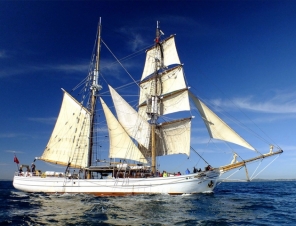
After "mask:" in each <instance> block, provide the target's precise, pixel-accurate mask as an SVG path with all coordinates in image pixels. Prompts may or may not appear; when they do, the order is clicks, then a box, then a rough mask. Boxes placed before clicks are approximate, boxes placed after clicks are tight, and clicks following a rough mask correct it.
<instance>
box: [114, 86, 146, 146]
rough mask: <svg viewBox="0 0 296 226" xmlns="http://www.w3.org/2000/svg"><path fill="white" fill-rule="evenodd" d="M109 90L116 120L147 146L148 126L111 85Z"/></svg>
mask: <svg viewBox="0 0 296 226" xmlns="http://www.w3.org/2000/svg"><path fill="white" fill-rule="evenodd" d="M109 90H110V93H111V96H112V99H113V103H114V106H115V110H116V114H117V117H118V121H119V122H120V124H121V125H122V126H123V128H124V129H125V130H126V132H127V133H128V134H129V135H130V136H131V137H132V138H134V139H135V140H136V141H137V142H139V143H140V144H141V145H143V146H144V147H146V148H148V146H149V139H150V126H149V124H148V122H147V121H146V120H145V119H144V118H143V117H141V116H140V115H139V114H138V112H137V111H136V110H134V109H133V108H132V107H131V106H130V105H129V104H128V103H127V102H126V101H125V100H124V99H123V98H122V97H121V96H120V95H119V94H118V93H117V92H116V91H115V90H114V89H113V88H112V87H111V86H109Z"/></svg>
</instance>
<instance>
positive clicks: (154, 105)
mask: <svg viewBox="0 0 296 226" xmlns="http://www.w3.org/2000/svg"><path fill="white" fill-rule="evenodd" d="M160 34H161V32H160V29H159V22H158V21H157V27H156V37H155V49H156V50H157V47H159V50H160V58H161V59H157V57H155V68H154V74H155V76H154V92H153V93H152V96H151V107H150V110H148V112H149V113H148V114H150V116H151V121H150V122H151V170H152V172H153V173H155V172H156V139H155V133H156V131H155V130H156V122H157V119H158V104H159V96H158V90H157V87H158V84H157V83H158V80H159V75H158V69H159V68H160V67H161V66H162V64H163V63H162V62H163V53H162V52H161V51H162V48H161V43H160V42H159V41H160V40H159V39H160ZM152 87H153V85H152Z"/></svg>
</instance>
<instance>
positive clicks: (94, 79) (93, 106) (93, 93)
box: [87, 17, 102, 179]
mask: <svg viewBox="0 0 296 226" xmlns="http://www.w3.org/2000/svg"><path fill="white" fill-rule="evenodd" d="M101 28H102V26H101V17H100V20H99V25H98V40H97V51H96V64H95V68H94V71H93V77H92V85H91V87H90V92H91V93H90V112H91V116H90V133H89V150H88V160H87V167H90V166H91V164H92V154H93V143H94V142H93V136H94V129H95V128H94V123H95V114H96V100H97V92H98V91H100V90H101V89H102V86H101V85H99V84H98V80H99V70H100V52H101ZM90 178H91V172H90V171H87V179H90Z"/></svg>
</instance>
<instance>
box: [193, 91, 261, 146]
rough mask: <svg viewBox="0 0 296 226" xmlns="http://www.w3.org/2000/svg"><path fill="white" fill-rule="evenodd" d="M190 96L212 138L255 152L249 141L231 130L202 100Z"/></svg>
mask: <svg viewBox="0 0 296 226" xmlns="http://www.w3.org/2000/svg"><path fill="white" fill-rule="evenodd" d="M189 96H190V98H191V99H192V100H193V102H194V104H195V106H196V107H197V109H198V111H199V113H200V115H201V117H202V119H203V121H204V123H205V125H206V127H207V129H208V132H209V135H210V137H211V138H215V139H219V140H223V141H227V142H231V143H234V144H237V145H240V146H243V147H245V148H248V149H250V150H253V151H255V148H253V147H252V146H251V145H250V144H249V143H248V142H247V141H245V140H244V139H243V138H242V137H241V136H240V135H238V134H237V133H236V132H235V131H234V130H233V129H232V128H230V127H229V126H228V125H227V124H226V123H225V122H224V121H223V120H222V119H220V118H219V117H218V116H217V115H216V114H215V113H214V112H213V111H212V110H210V109H209V108H208V107H207V106H206V105H205V104H204V103H203V102H202V101H201V100H200V99H198V98H197V97H196V96H195V95H193V93H191V92H189Z"/></svg>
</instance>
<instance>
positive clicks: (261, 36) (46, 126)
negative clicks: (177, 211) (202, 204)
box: [0, 1, 296, 179]
mask: <svg viewBox="0 0 296 226" xmlns="http://www.w3.org/2000/svg"><path fill="white" fill-rule="evenodd" d="M295 11H296V2H295V1H74V2H71V1H62V2H59V1H40V2H37V1H28V2H26V1H12V2H8V1H0V94H1V95H0V103H1V106H2V108H1V117H0V156H1V157H0V179H12V177H13V172H14V171H15V169H16V166H15V164H14V162H13V155H14V153H16V155H17V156H18V159H19V160H20V162H21V163H24V164H26V163H27V164H30V163H31V162H32V160H33V159H34V157H35V156H40V155H41V154H42V152H43V150H44V147H45V146H46V144H47V142H48V139H49V136H50V134H51V132H52V129H53V126H54V123H55V119H56V117H57V115H58V112H59V107H60V104H61V100H62V91H61V88H64V89H65V90H67V91H69V92H70V91H71V90H72V89H73V88H74V87H75V86H76V85H77V84H78V83H79V82H80V81H81V80H83V79H84V78H85V77H86V76H87V72H88V65H89V62H90V58H91V53H92V49H93V46H94V41H95V36H96V28H97V23H98V20H99V17H102V24H103V28H102V38H103V40H104V42H105V43H107V45H108V46H109V47H110V49H111V50H112V52H113V53H114V54H115V55H116V57H117V58H118V59H121V58H123V57H125V56H128V55H130V54H132V53H134V52H137V51H140V50H143V49H146V48H147V47H148V46H150V45H152V44H153V39H154V36H155V28H156V21H157V20H159V21H160V26H161V30H162V31H163V32H164V33H165V35H166V36H169V35H170V34H177V36H176V42H177V49H178V52H179V56H180V59H181V61H182V62H183V63H184V69H185V74H186V79H187V81H188V83H189V84H190V86H191V87H192V90H193V91H194V92H195V94H197V95H198V96H200V97H201V98H202V99H203V100H205V101H206V102H208V103H210V104H211V106H212V107H213V108H214V109H218V110H220V109H222V108H223V109H224V108H226V109H227V114H228V115H229V114H231V115H234V116H235V117H236V118H237V119H238V120H239V121H240V122H242V123H244V125H247V126H252V127H253V128H252V131H255V130H256V132H258V133H260V134H261V135H263V136H264V137H265V138H266V137H267V136H266V134H267V135H268V139H269V140H270V139H271V140H272V142H274V143H275V144H276V145H278V146H280V147H281V148H282V149H283V150H284V154H283V155H281V156H280V157H279V158H278V159H277V160H276V161H275V162H274V163H273V164H272V165H271V166H270V167H269V168H268V169H267V170H266V171H264V172H263V173H262V174H260V176H259V177H260V178H295V169H296V167H295V163H294V162H295V160H296V152H295V147H296V142H295V134H296V121H295V120H296V114H295V113H296V91H295V86H296V78H295V74H296V65H295V62H296V54H295V53H296V42H295V40H296V31H295V29H294V28H295V27H296V17H295ZM144 59H145V55H144V51H141V54H139V55H138V56H137V57H134V58H132V59H130V60H127V61H124V62H123V64H124V66H125V68H126V69H127V70H128V72H129V73H130V74H131V75H132V76H133V77H134V79H135V80H139V79H140V77H141V74H142V69H143V65H144ZM101 62H102V74H103V75H104V77H105V78H106V79H107V81H108V83H109V84H111V85H112V86H113V87H119V86H121V85H123V84H125V83H130V82H132V80H131V78H129V76H128V75H127V74H126V73H125V72H124V71H123V70H122V69H121V68H120V67H119V66H118V65H113V64H112V65H111V64H110V63H111V62H114V58H113V59H112V56H111V55H110V54H108V51H107V50H106V48H105V49H104V48H102V61H101ZM106 90H107V87H106V85H104V90H103V92H104V91H106ZM122 92H124V91H122ZM122 94H123V93H122ZM73 95H75V94H74V93H73ZM233 106H235V107H233ZM225 114H226V113H225ZM194 115H195V116H198V113H197V112H196V113H194ZM222 115H223V114H222ZM250 119H251V120H252V121H250ZM234 127H236V125H234ZM254 128H255V129H254ZM235 129H236V128H235ZM237 129H239V128H237ZM193 131H194V136H193V138H192V144H193V147H194V148H195V150H197V151H199V153H201V154H202V155H203V157H205V158H206V159H207V160H208V161H209V162H210V163H211V164H212V165H213V166H219V165H221V164H222V165H223V164H228V163H229V162H230V161H231V152H230V151H226V149H225V151H221V150H215V148H214V149H210V148H209V147H208V146H209V145H207V143H208V141H209V138H208V137H207V136H206V133H205V131H204V129H203V122H201V121H197V122H196V125H194V127H193ZM237 131H238V130H237ZM262 131H263V132H262ZM238 132H239V131H238ZM243 135H246V139H247V140H248V141H249V142H250V143H251V144H252V145H253V146H255V147H256V148H258V150H259V151H260V152H262V153H265V152H268V151H269V150H268V149H269V148H268V145H267V144H266V143H262V142H261V143H260V142H259V141H257V140H258V139H257V140H256V139H253V138H251V137H249V136H248V135H247V134H245V132H243ZM259 140H260V139H259ZM107 148H108V146H107V145H106V146H105V149H107ZM238 149H239V148H238ZM223 150H224V149H223ZM247 155H248V154H246V157H247ZM169 159H170V160H172V161H173V163H165V162H164V160H162V159H161V160H160V167H161V169H166V170H169V171H179V170H180V171H184V170H185V169H186V168H187V167H190V168H192V167H193V166H194V165H195V164H196V163H197V162H198V157H197V156H196V155H195V154H194V153H192V155H191V157H190V159H189V160H188V159H187V158H186V157H184V156H177V157H176V156H170V157H169ZM271 160H272V159H271ZM186 161H187V163H183V162H186ZM176 162H177V163H176ZM264 162H265V161H264ZM182 164H186V165H182ZM46 166H47V165H46V164H45V163H42V162H37V168H41V169H45V167H46ZM198 166H202V165H198ZM178 167H179V168H178ZM253 167H255V168H256V167H257V165H254V166H253ZM261 167H262V166H261ZM57 170H60V171H63V170H64V169H63V168H59V169H57ZM241 171H243V170H241ZM240 174H241V175H240ZM237 177H241V178H243V177H244V174H243V173H241V172H238V176H237Z"/></svg>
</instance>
